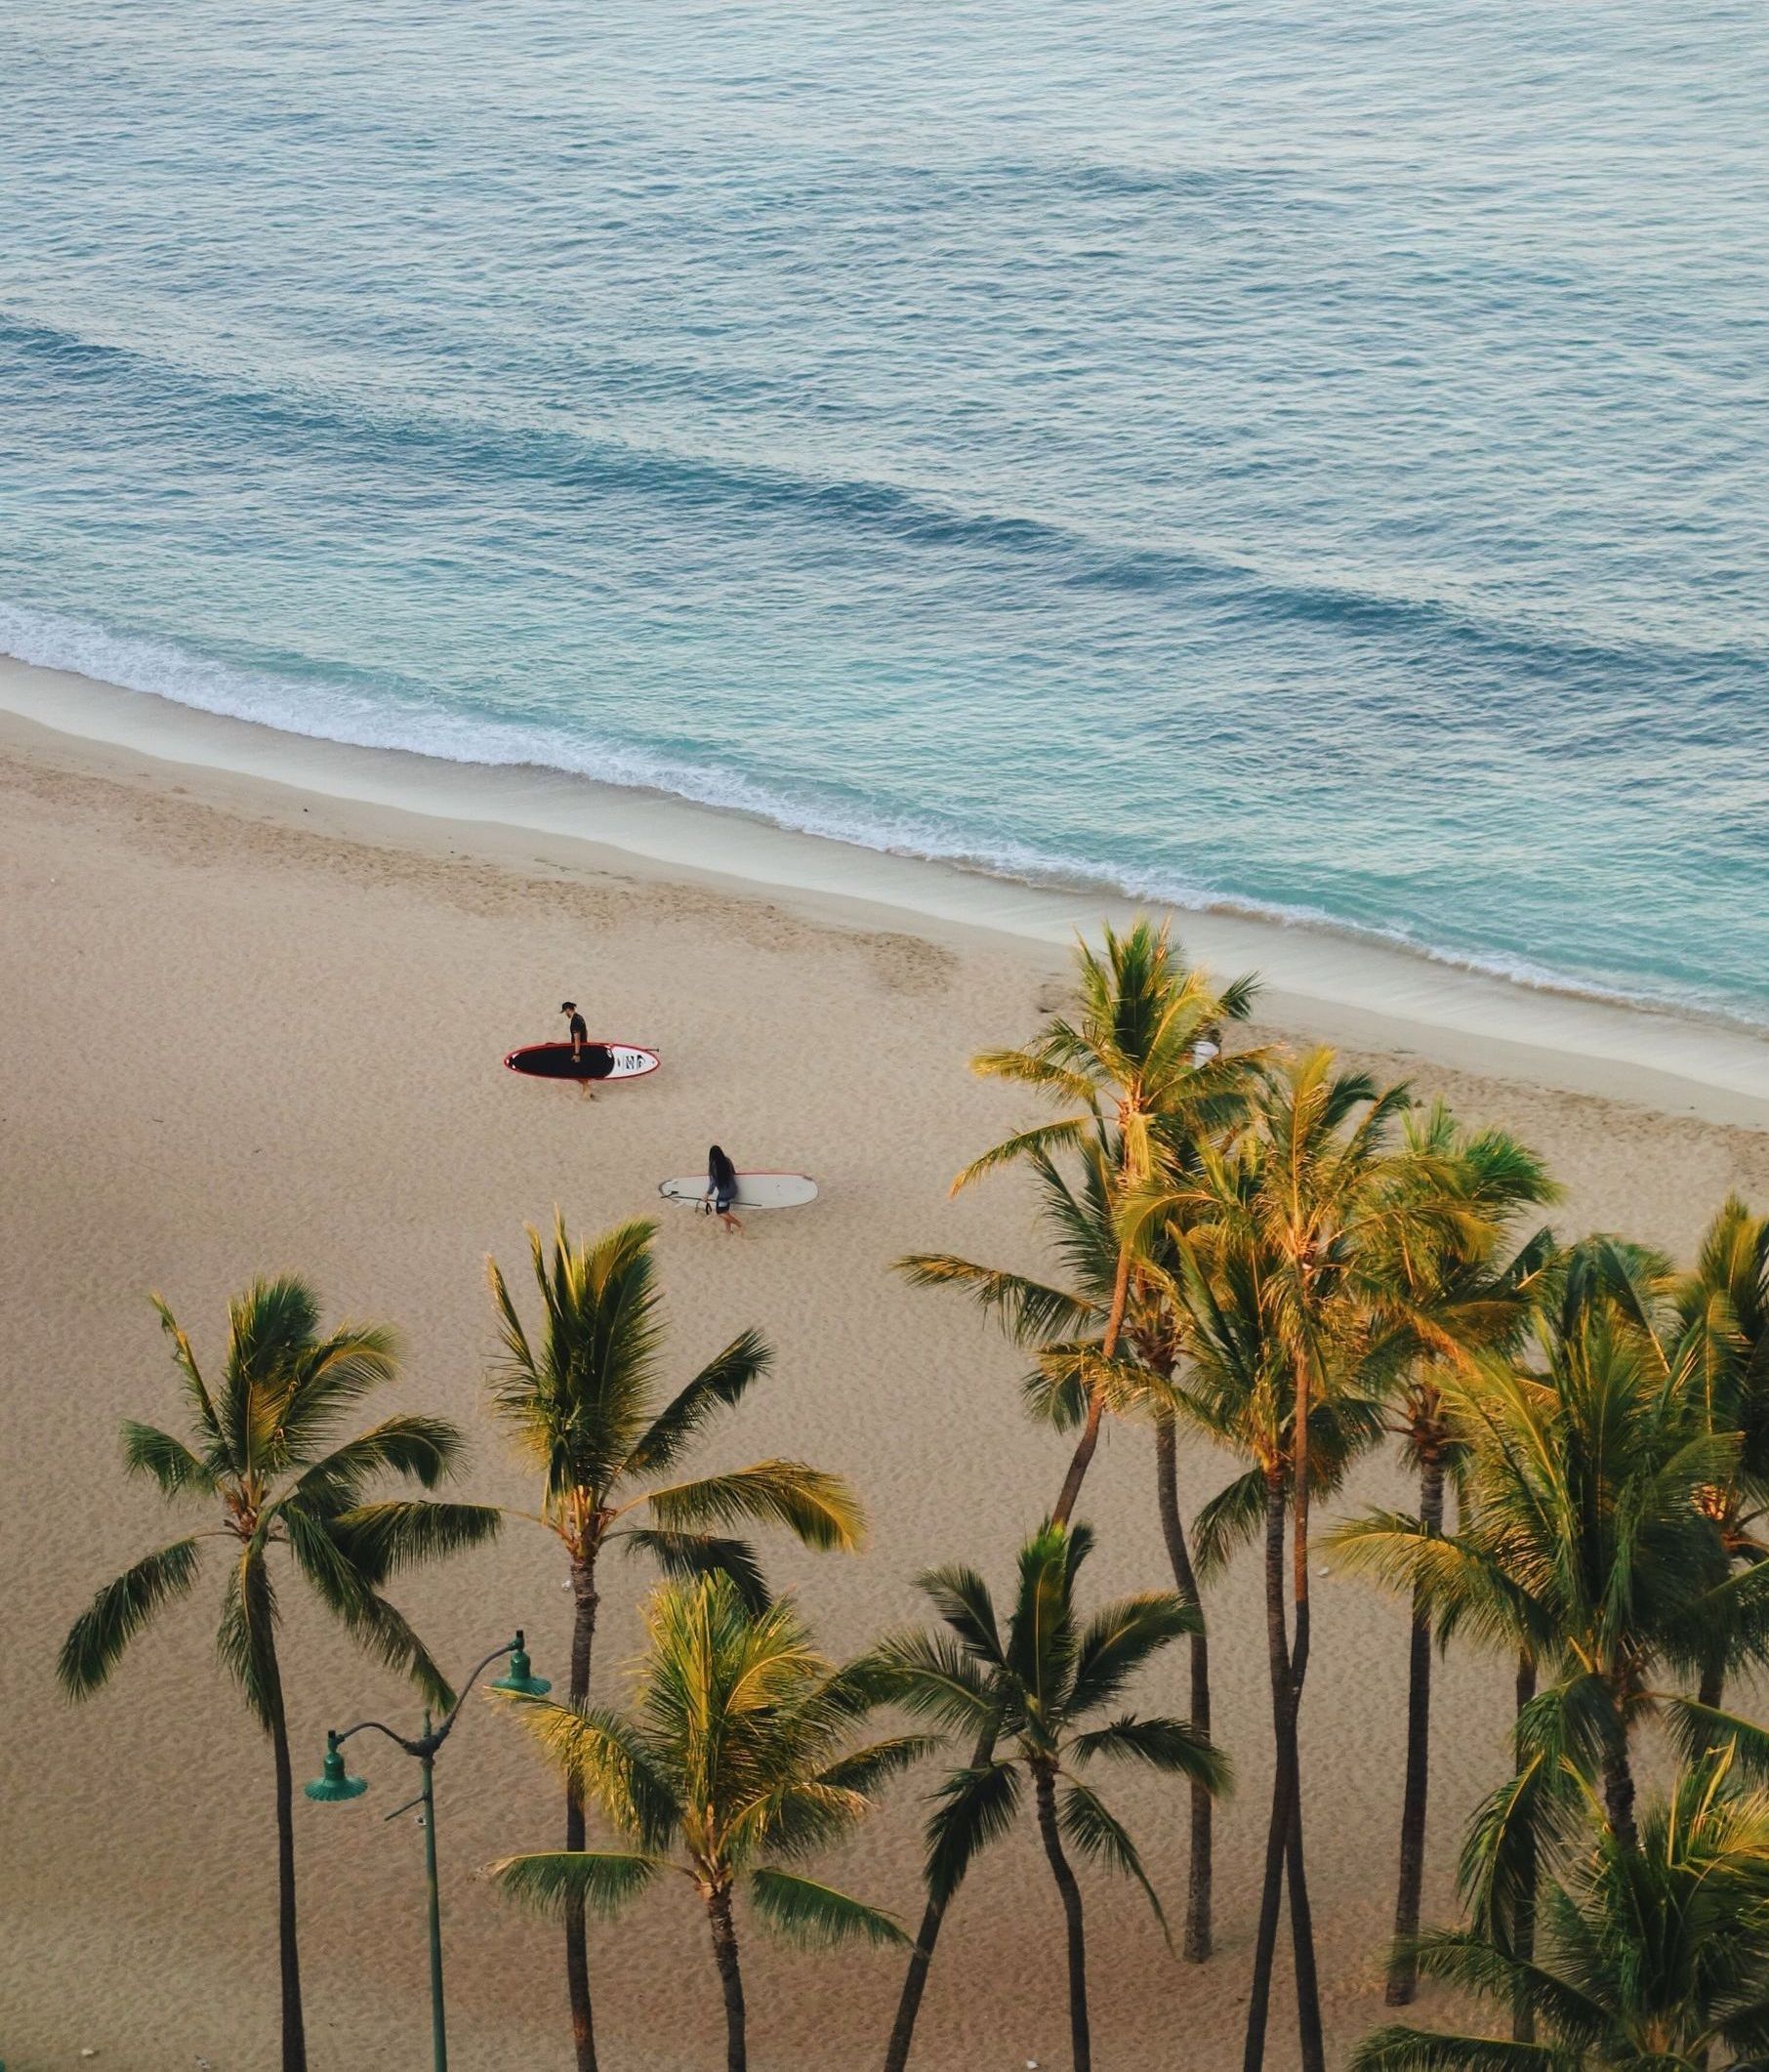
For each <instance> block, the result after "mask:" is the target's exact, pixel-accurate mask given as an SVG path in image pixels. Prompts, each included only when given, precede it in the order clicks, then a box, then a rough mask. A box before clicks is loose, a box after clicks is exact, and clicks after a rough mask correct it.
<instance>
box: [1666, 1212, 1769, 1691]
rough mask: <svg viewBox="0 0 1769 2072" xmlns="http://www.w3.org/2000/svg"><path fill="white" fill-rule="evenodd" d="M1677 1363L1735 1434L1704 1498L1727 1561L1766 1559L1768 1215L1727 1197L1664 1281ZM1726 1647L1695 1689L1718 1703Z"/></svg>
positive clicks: (1708, 1412)
mask: <svg viewBox="0 0 1769 2072" xmlns="http://www.w3.org/2000/svg"><path fill="white" fill-rule="evenodd" d="M1667 1293H1668V1297H1669V1303H1670V1307H1671V1314H1672V1318H1673V1319H1674V1325H1673V1328H1674V1331H1675V1334H1676V1344H1677V1350H1676V1354H1675V1357H1676V1359H1677V1361H1678V1363H1679V1364H1681V1365H1683V1366H1685V1367H1687V1368H1689V1369H1691V1370H1693V1377H1694V1386H1695V1387H1696V1388H1698V1390H1699V1391H1700V1394H1701V1398H1702V1402H1703V1405H1704V1412H1705V1416H1706V1418H1707V1424H1708V1425H1709V1427H1710V1428H1711V1429H1712V1430H1717V1431H1733V1432H1736V1433H1737V1434H1738V1439H1739V1453H1738V1461H1737V1464H1736V1467H1735V1469H1734V1471H1733V1473H1732V1475H1731V1477H1730V1478H1729V1479H1728V1480H1727V1481H1726V1482H1725V1483H1724V1484H1718V1485H1716V1486H1715V1487H1714V1488H1713V1489H1711V1490H1709V1491H1707V1492H1706V1493H1705V1494H1704V1497H1703V1503H1704V1506H1705V1508H1706V1509H1707V1512H1708V1513H1709V1515H1710V1516H1711V1517H1712V1518H1713V1521H1714V1523H1715V1525H1716V1526H1717V1527H1718V1528H1719V1533H1720V1539H1721V1542H1722V1544H1723V1546H1724V1547H1725V1550H1726V1555H1727V1558H1728V1560H1729V1561H1731V1562H1732V1563H1734V1564H1735V1565H1736V1566H1739V1567H1747V1568H1748V1567H1753V1566H1755V1564H1756V1563H1757V1562H1759V1561H1761V1560H1763V1559H1764V1558H1765V1556H1769V1544H1765V1542H1764V1540H1763V1538H1762V1537H1761V1535H1760V1532H1759V1530H1758V1527H1759V1525H1760V1520H1761V1512H1760V1509H1752V1507H1753V1506H1757V1507H1760V1506H1761V1505H1762V1504H1763V1503H1764V1501H1765V1499H1769V1216H1753V1215H1752V1214H1751V1213H1750V1211H1749V1210H1748V1208H1747V1207H1746V1206H1745V1204H1744V1202H1743V1201H1741V1200H1740V1199H1739V1197H1738V1196H1737V1195H1736V1194H1733V1195H1729V1196H1728V1197H1727V1199H1726V1201H1725V1202H1724V1204H1723V1205H1722V1206H1721V1208H1720V1210H1719V1212H1718V1213H1717V1215H1716V1216H1715V1217H1714V1219H1713V1221H1712V1222H1710V1223H1709V1224H1708V1226H1707V1231H1706V1233H1705V1234H1704V1236H1703V1239H1702V1245H1701V1250H1700V1252H1699V1253H1698V1255H1697V1258H1696V1264H1695V1265H1694V1267H1693V1269H1692V1270H1691V1271H1690V1272H1688V1273H1686V1274H1683V1275H1681V1276H1680V1277H1677V1278H1676V1279H1673V1280H1672V1281H1670V1282H1669V1284H1668V1288H1667ZM1701 1678H1702V1680H1701V1686H1700V1695H1701V1700H1702V1703H1703V1704H1704V1705H1709V1706H1718V1705H1719V1703H1720V1701H1721V1698H1722V1696H1723V1695H1724V1690H1725V1678H1726V1665H1725V1661H1724V1657H1723V1654H1722V1653H1720V1652H1714V1653H1711V1654H1710V1655H1709V1656H1708V1658H1707V1660H1706V1661H1704V1662H1703V1664H1702V1670H1701Z"/></svg>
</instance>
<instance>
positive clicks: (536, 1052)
mask: <svg viewBox="0 0 1769 2072" xmlns="http://www.w3.org/2000/svg"><path fill="white" fill-rule="evenodd" d="M659 1061H660V1060H659V1058H658V1056H657V1053H656V1052H655V1051H646V1050H641V1049H640V1048H639V1046H638V1044H636V1043H613V1042H610V1041H609V1040H608V1039H607V1038H605V1037H603V1038H597V1039H596V1040H594V1041H592V1042H590V1043H586V1044H584V1045H583V1046H582V1047H581V1049H580V1050H579V1052H578V1055H577V1056H576V1057H573V1056H572V1055H571V1046H570V1045H569V1044H568V1043H531V1044H528V1045H526V1046H524V1048H523V1049H521V1050H519V1051H512V1052H511V1053H510V1055H509V1057H506V1058H505V1060H504V1062H505V1064H506V1065H507V1066H508V1067H509V1068H510V1070H511V1071H513V1072H521V1073H523V1074H524V1075H525V1076H526V1077H527V1078H529V1079H576V1080H586V1079H589V1080H601V1079H642V1078H643V1077H644V1076H645V1074H646V1073H647V1072H655V1071H656V1070H657V1067H658V1064H659Z"/></svg>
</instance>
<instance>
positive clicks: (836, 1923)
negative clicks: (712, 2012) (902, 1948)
mask: <svg viewBox="0 0 1769 2072" xmlns="http://www.w3.org/2000/svg"><path fill="white" fill-rule="evenodd" d="M748 1882H749V1895H750V1901H751V1904H752V1905H753V1906H754V1907H755V1909H756V1911H757V1913H758V1914H760V1915H761V1919H762V1920H763V1921H765V1922H766V1923H767V1925H768V1927H770V1928H772V1929H773V1930H774V1932H775V1933H776V1934H778V1935H784V1936H786V1937H787V1939H788V1940H789V1941H792V1942H796V1943H799V1944H801V1945H802V1947H804V1948H806V1949H813V1950H826V1949H834V1948H836V1947H837V1946H838V1945H839V1944H841V1943H844V1942H854V1941H863V1942H874V1943H892V1944H898V1945H901V1944H905V1943H907V1942H908V1940H909V1937H908V1936H907V1935H905V1934H904V1932H903V1930H902V1928H901V1927H898V1925H897V1924H896V1922H894V1921H893V1920H892V1919H891V1918H890V1916H889V1915H888V1914H885V1913H883V1912H882V1911H881V1910H880V1909H879V1908H877V1907H869V1906H867V1905H865V1904H864V1902H862V1901H861V1900H858V1899H854V1898H850V1897H849V1895H848V1894H847V1893H845V1892H838V1891H837V1890H836V1889H835V1887H834V1886H827V1885H819V1884H817V1883H816V1882H815V1881H814V1880H812V1879H809V1878H800V1877H796V1876H794V1875H793V1873H791V1872H790V1871H781V1870H773V1869H768V1870H758V1871H752V1872H751V1873H750V1876H749V1881H748Z"/></svg>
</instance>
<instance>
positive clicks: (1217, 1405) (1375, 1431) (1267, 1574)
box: [1181, 1256, 1382, 2064]
mask: <svg viewBox="0 0 1769 2072" xmlns="http://www.w3.org/2000/svg"><path fill="white" fill-rule="evenodd" d="M1185 1286H1186V1300H1187V1305H1188V1308H1189V1310H1190V1314H1191V1331H1190V1336H1189V1340H1188V1352H1189V1361H1188V1365H1187V1370H1186V1379H1185V1382H1184V1385H1183V1387H1182V1390H1181V1395H1182V1400H1183V1402H1184V1404H1185V1408H1186V1411H1187V1413H1188V1415H1189V1416H1190V1418H1191V1419H1192V1420H1193V1421H1194V1422H1195V1423H1196V1424H1197V1425H1198V1426H1199V1427H1200V1428H1201V1429H1202V1430H1205V1431H1206V1432H1208V1433H1209V1434H1210V1435H1211V1436H1212V1437H1214V1438H1215V1439H1216V1440H1217V1441H1218V1442H1219V1443H1220V1444H1222V1445H1224V1446H1226V1447H1228V1448H1229V1449H1230V1450H1231V1451H1233V1452H1235V1453H1237V1454H1239V1455H1240V1457H1241V1458H1242V1459H1243V1460H1245V1461H1247V1462H1248V1464H1249V1465H1248V1468H1247V1469H1246V1471H1244V1472H1243V1473H1242V1474H1241V1475H1239V1476H1237V1477H1236V1478H1235V1480H1234V1481H1232V1482H1230V1483H1229V1484H1228V1485H1227V1487H1226V1488H1224V1489H1222V1490H1221V1491H1220V1492H1218V1494H1217V1495H1216V1496H1214V1498H1212V1499H1211V1501H1210V1502H1209V1503H1208V1504H1206V1505H1205V1506H1204V1508H1203V1509H1202V1510H1201V1511H1200V1512H1199V1513H1198V1519H1197V1526H1196V1531H1195V1534H1194V1542H1195V1546H1196V1549H1197V1554H1198V1568H1199V1573H1200V1575H1201V1577H1202V1578H1204V1579H1205V1580H1207V1581H1208V1580H1209V1579H1210V1577H1212V1576H1213V1575H1214V1574H1216V1573H1217V1572H1219V1570H1220V1569H1221V1568H1222V1567H1223V1565H1224V1564H1225V1563H1226V1561H1227V1560H1228V1558H1229V1556H1230V1554H1232V1553H1233V1551H1234V1550H1235V1549H1236V1548H1237V1547H1238V1546H1240V1545H1242V1544H1244V1543H1245V1542H1247V1541H1250V1540H1253V1539H1260V1540H1262V1542H1263V1548H1264V1583H1265V1638H1266V1669H1267V1674H1268V1677H1269V1679H1270V1685H1271V1699H1272V1720H1273V1735H1274V1746H1275V1747H1276V1748H1277V1749H1278V1751H1279V1755H1280V1770H1279V1772H1278V1774H1277V1775H1276V1777H1275V1778H1274V1786H1273V1800H1272V1808H1271V1814H1270V1819H1269V1821H1268V1824H1267V1834H1266V1840H1267V1860H1266V1866H1265V1878H1264V1884H1263V1886H1262V1891H1261V1913H1260V1933H1259V1935H1258V1937H1257V1940H1256V1941H1255V1964H1254V1977H1253V1984H1252V1990H1251V1992H1250V1996H1249V2023H1248V2055H1249V2061H1250V2062H1252V2063H1255V2064H1256V2063H1258V2062H1259V2058H1260V2055H1261V2053H1262V2052H1263V2050H1264V2037H1265V2023H1266V2014H1267V2009H1268V2006H1269V2002H1270V1994H1271V1970H1272V1964H1273V1960H1274V1957H1275V1954H1276V1940H1277V1909H1278V1902H1279V1898H1280V1894H1281V1889H1282V1876H1283V1867H1284V1863H1285V1860H1286V1858H1288V1859H1289V1860H1290V1861H1291V1864H1292V1871H1293V1875H1292V1877H1291V1881H1290V1894H1291V1912H1292V1927H1293V1941H1294V1943H1295V1946H1296V1951H1297V2006H1298V2019H1299V2020H1300V2021H1303V2022H1306V2019H1307V2013H1306V2010H1308V2008H1309V2007H1310V2006H1311V2004H1312V2003H1313V2001H1314V1996H1315V1994H1316V1992H1317V1990H1318V1989H1317V1988H1316V1986H1315V1983H1314V1972H1313V1940H1312V1932H1311V1926H1310V1923H1309V1919H1308V1912H1307V1886H1306V1882H1305V1875H1304V1874H1303V1873H1302V1872H1301V1870H1300V1868H1299V1864H1300V1843H1299V1822H1298V1821H1295V1820H1293V1819H1292V1805H1291V1793H1292V1792H1293V1791H1294V1783H1292V1784H1290V1785H1289V1787H1288V1788H1286V1775H1287V1773H1286V1772H1285V1771H1284V1770H1283V1768H1282V1751H1283V1748H1284V1746H1285V1741H1284V1736H1285V1731H1286V1726H1287V1723H1288V1720H1289V1716H1290V1713H1291V1707H1292V1689H1293V1686H1292V1682H1291V1659H1292V1658H1291V1646H1290V1637H1289V1631H1288V1617H1287V1612H1286V1597H1285V1558H1284V1553H1285V1530H1286V1526H1287V1524H1288V1523H1289V1520H1290V1516H1291V1513H1292V1511H1293V1508H1294V1506H1293V1491H1294V1480H1295V1475H1296V1443H1295V1417H1296V1390H1295V1388H1294V1387H1293V1386H1292V1377H1291V1374H1290V1372H1289V1369H1288V1366H1287V1364H1286V1362H1285V1360H1284V1358H1283V1356H1282V1348H1281V1347H1279V1346H1277V1345H1276V1344H1275V1343H1274V1341H1273V1340H1272V1338H1271V1336H1270V1335H1269V1333H1268V1331H1267V1329H1266V1316H1265V1310H1266V1294H1265V1289H1264V1285H1263V1282H1262V1278H1261V1275H1260V1273H1259V1271H1258V1266H1257V1264H1256V1262H1255V1261H1253V1260H1250V1259H1248V1258H1245V1257H1233V1256H1224V1257H1223V1258H1222V1259H1220V1260H1219V1261H1217V1262H1216V1263H1215V1264H1214V1266H1213V1269H1212V1270H1211V1272H1210V1273H1209V1275H1208V1276H1207V1275H1206V1274H1205V1273H1204V1272H1203V1271H1202V1269H1201V1267H1200V1266H1199V1264H1197V1262H1196V1261H1189V1262H1188V1263H1187V1266H1186V1271H1185ZM1381 1415H1382V1413H1381V1403H1380V1395H1379V1390H1378V1388H1376V1387H1375V1386H1374V1385H1373V1386H1372V1388H1370V1389H1368V1390H1365V1391H1360V1390H1359V1389H1358V1388H1356V1387H1355V1386H1353V1382H1352V1380H1351V1378H1349V1377H1344V1376H1342V1377H1341V1381H1340V1386H1339V1387H1338V1388H1337V1389H1336V1390H1335V1393H1334V1395H1333V1397H1332V1398H1331V1400H1330V1401H1328V1402H1326V1403H1325V1404H1321V1405H1318V1406H1317V1407H1316V1408H1315V1411H1314V1414H1313V1418H1312V1421H1311V1430H1310V1433H1309V1443H1308V1450H1307V1456H1306V1463H1307V1472H1308V1475H1309V1481H1310V1494H1311V1495H1312V1496H1313V1497H1314V1498H1316V1499H1319V1498H1321V1497H1323V1496H1326V1495H1327V1494H1329V1493H1331V1491H1332V1490H1333V1489H1335V1488H1337V1485H1338V1483H1339V1482H1340V1481H1341V1480H1342V1479H1343V1477H1344V1475H1345V1473H1346V1471H1347V1470H1348V1469H1349V1467H1350V1466H1351V1464H1352V1462H1353V1461H1354V1460H1355V1459H1356V1458H1357V1457H1358V1456H1359V1455H1360V1454H1361V1453H1364V1452H1366V1451H1368V1450H1369V1449H1370V1448H1371V1447H1373V1446H1375V1445H1376V1444H1377V1443H1378V1440H1379V1438H1380V1435H1381Z"/></svg>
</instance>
